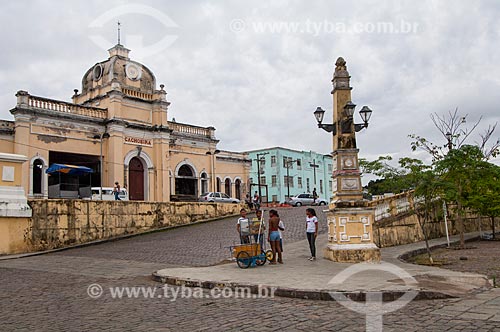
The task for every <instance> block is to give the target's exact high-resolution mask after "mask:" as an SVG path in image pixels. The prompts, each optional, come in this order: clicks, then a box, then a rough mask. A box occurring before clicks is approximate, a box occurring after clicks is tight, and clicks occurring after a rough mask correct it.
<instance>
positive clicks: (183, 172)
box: [179, 165, 194, 177]
mask: <svg viewBox="0 0 500 332" xmlns="http://www.w3.org/2000/svg"><path fill="white" fill-rule="evenodd" d="M179 176H189V177H193V176H194V175H193V170H192V169H191V167H189V166H188V165H182V166H181V168H179Z"/></svg>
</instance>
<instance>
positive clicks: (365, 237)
mask: <svg viewBox="0 0 500 332" xmlns="http://www.w3.org/2000/svg"><path fill="white" fill-rule="evenodd" d="M335 66H336V67H335V72H334V75H333V80H332V83H333V90H332V95H333V116H334V118H333V123H334V125H335V127H336V131H335V135H333V154H332V157H333V174H332V178H333V201H332V202H331V204H330V206H329V212H328V213H327V218H328V246H327V248H326V249H325V253H324V256H325V258H327V259H329V260H332V261H336V262H363V261H374V262H377V261H380V250H379V248H378V247H377V246H376V245H375V244H374V241H373V232H372V225H373V222H374V220H375V208H374V207H372V206H371V205H370V202H369V201H366V200H364V199H363V192H362V186H361V173H360V170H359V161H358V152H359V149H357V147H356V132H355V126H354V121H352V118H351V119H350V118H348V117H347V116H346V114H345V113H344V106H345V105H346V104H347V103H348V102H350V101H351V90H352V87H351V86H350V76H349V72H348V71H347V66H346V62H345V60H344V59H343V58H338V59H337V62H336V63H335Z"/></svg>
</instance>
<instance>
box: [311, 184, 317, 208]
mask: <svg viewBox="0 0 500 332" xmlns="http://www.w3.org/2000/svg"><path fill="white" fill-rule="evenodd" d="M312 195H313V203H312V205H316V200H317V199H318V193H317V192H316V188H314V189H313V193H312Z"/></svg>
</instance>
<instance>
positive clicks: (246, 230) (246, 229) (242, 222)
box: [236, 209, 250, 244]
mask: <svg viewBox="0 0 500 332" xmlns="http://www.w3.org/2000/svg"><path fill="white" fill-rule="evenodd" d="M236 229H237V230H238V234H239V235H240V242H241V244H245V243H250V239H249V238H248V236H249V234H250V223H249V220H248V218H247V211H246V210H245V209H241V210H240V217H239V218H238V222H237V224H236Z"/></svg>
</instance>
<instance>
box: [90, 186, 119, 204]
mask: <svg viewBox="0 0 500 332" xmlns="http://www.w3.org/2000/svg"><path fill="white" fill-rule="evenodd" d="M91 190H92V196H91V199H92V200H93V201H100V200H101V187H92V188H91ZM118 197H120V199H121V200H122V201H128V191H127V189H124V188H121V190H120V193H119V194H118ZM102 200H103V201H114V200H115V193H114V192H113V188H111V187H102Z"/></svg>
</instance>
